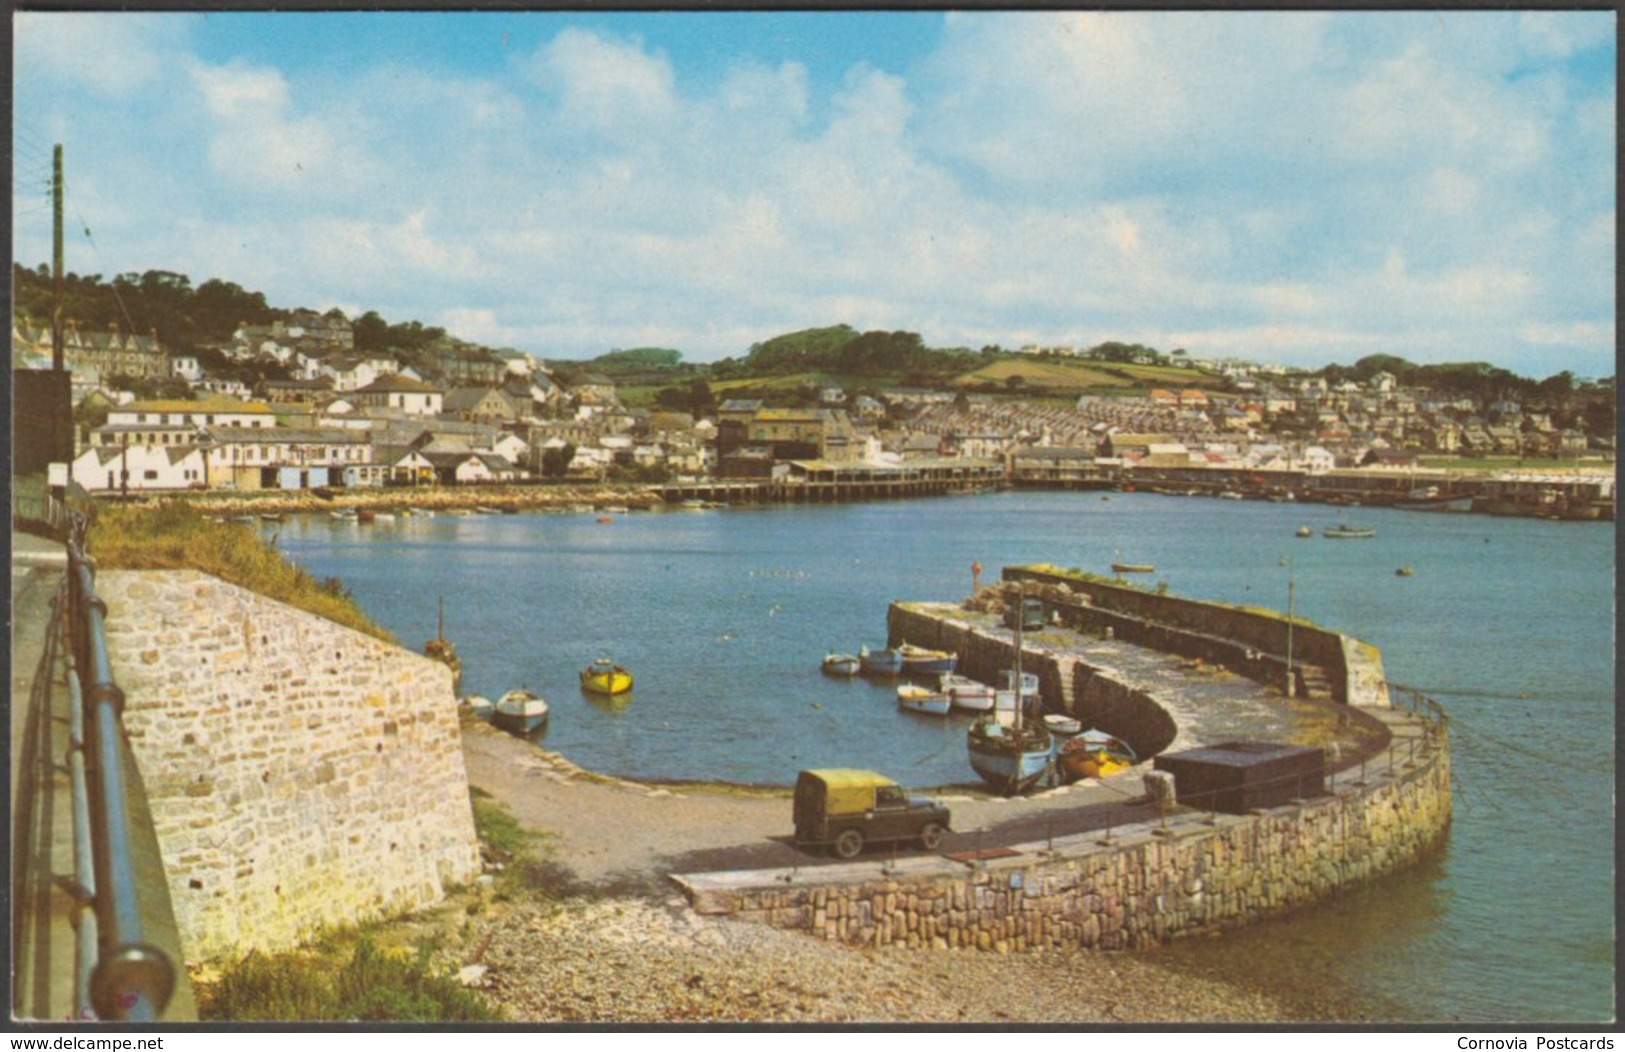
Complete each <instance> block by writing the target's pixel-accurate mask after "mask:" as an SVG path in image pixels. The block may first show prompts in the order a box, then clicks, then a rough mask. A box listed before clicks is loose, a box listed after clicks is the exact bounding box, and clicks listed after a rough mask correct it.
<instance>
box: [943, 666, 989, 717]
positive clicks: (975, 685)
mask: <svg viewBox="0 0 1625 1052" xmlns="http://www.w3.org/2000/svg"><path fill="white" fill-rule="evenodd" d="M937 689H938V690H940V691H941V692H942V693H944V694H946V695H948V701H949V703H950V704H951V705H952V706H953V707H954V708H956V709H962V710H964V711H965V712H991V711H993V697H994V690H993V688H992V687H990V686H988V685H987V684H986V683H982V682H979V681H977V680H974V679H971V678H970V677H969V676H961V675H959V674H958V673H955V672H945V673H943V675H942V678H941V679H940V680H938V681H937Z"/></svg>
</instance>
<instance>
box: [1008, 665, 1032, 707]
mask: <svg viewBox="0 0 1625 1052" xmlns="http://www.w3.org/2000/svg"><path fill="white" fill-rule="evenodd" d="M1017 675H1018V673H1017V672H1016V670H1015V669H1008V668H1007V669H1005V670H1004V689H1005V690H1010V691H1013V690H1015V689H1016V681H1017ZM1019 676H1020V685H1021V694H1022V696H1023V697H1025V698H1026V699H1027V700H1028V701H1033V700H1034V699H1036V698H1037V697H1038V673H1036V672H1022V673H1019Z"/></svg>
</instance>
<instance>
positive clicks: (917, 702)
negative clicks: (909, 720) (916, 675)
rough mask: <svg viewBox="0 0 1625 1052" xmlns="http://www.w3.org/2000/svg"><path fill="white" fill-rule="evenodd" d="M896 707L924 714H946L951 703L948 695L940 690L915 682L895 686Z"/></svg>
mask: <svg viewBox="0 0 1625 1052" xmlns="http://www.w3.org/2000/svg"><path fill="white" fill-rule="evenodd" d="M897 707H898V708H900V709H903V710H905V711H907V712H918V713H921V714H923V715H926V716H946V715H948V710H949V708H951V707H952V703H951V702H950V701H949V700H948V695H946V694H943V693H941V692H940V691H935V690H932V689H930V688H929V687H922V686H920V685H919V684H916V683H904V684H903V685H902V686H900V687H898V688H897Z"/></svg>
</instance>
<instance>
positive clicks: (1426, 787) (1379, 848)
mask: <svg viewBox="0 0 1625 1052" xmlns="http://www.w3.org/2000/svg"><path fill="white" fill-rule="evenodd" d="M1411 757H1412V759H1411V761H1410V763H1409V766H1408V767H1406V768H1404V769H1403V770H1402V771H1401V773H1399V774H1397V775H1388V776H1383V775H1377V776H1375V777H1373V779H1372V784H1369V785H1364V784H1359V783H1357V782H1355V781H1353V779H1355V778H1358V777H1359V776H1358V774H1351V775H1349V776H1347V777H1346V778H1345V779H1343V780H1341V781H1340V782H1339V783H1338V784H1337V785H1335V786H1334V789H1333V795H1329V796H1325V797H1317V798H1315V799H1312V800H1306V801H1303V802H1301V803H1294V804H1291V805H1287V806H1282V807H1274V808H1267V809H1260V810H1256V811H1254V812H1252V813H1250V814H1246V815H1213V816H1207V815H1200V814H1193V813H1190V812H1182V813H1180V814H1178V815H1177V816H1170V817H1169V818H1168V819H1167V820H1166V822H1165V823H1159V822H1152V823H1140V824H1138V825H1135V826H1130V827H1124V828H1121V829H1118V830H1115V831H1110V832H1109V833H1108V834H1102V833H1098V832H1097V833H1091V834H1082V835H1079V836H1075V837H1070V838H1065V839H1060V838H1058V839H1057V840H1056V841H1055V842H1054V844H1053V846H1050V845H1048V844H1036V845H1026V846H1024V847H1023V848H1022V849H1020V850H1018V852H1017V853H1016V854H1015V855H1014V856H1012V857H1001V858H989V859H986V860H983V861H975V860H971V861H954V860H952V859H946V858H917V859H907V860H904V861H902V862H901V863H898V864H896V865H895V866H893V867H890V868H891V871H890V872H885V871H879V872H877V870H878V869H879V867H877V866H876V865H874V864H873V863H853V864H848V865H846V866H842V867H831V868H830V869H819V870H817V871H811V872H808V873H807V874H806V875H805V877H804V878H803V877H801V876H799V875H797V876H792V877H791V878H789V879H786V878H784V877H780V878H779V879H778V880H777V881H774V882H765V881H764V882H761V883H758V884H756V885H754V886H741V885H734V886H702V885H696V886H692V887H688V888H686V889H685V890H686V891H687V893H688V894H689V896H690V899H691V901H692V902H693V904H694V906H695V908H696V909H697V910H700V911H701V912H707V913H727V914H732V915H734V916H736V917H738V918H740V919H745V920H752V921H756V922H759V923H764V924H769V925H772V926H775V927H779V928H786V929H794V930H799V931H805V932H808V933H810V934H812V935H816V936H820V937H822V938H825V939H829V940H832V941H839V942H842V943H848V944H853V945H860V946H883V945H888V944H894V945H903V946H910V947H919V948H929V949H942V950H946V949H959V948H969V949H978V950H985V951H992V952H998V953H1007V952H1019V951H1023V950H1031V949H1040V948H1045V947H1066V946H1076V947H1093V948H1098V949H1108V950H1109V949H1140V948H1145V947H1149V946H1155V945H1158V944H1160V943H1164V942H1168V941H1170V940H1173V939H1178V938H1183V937H1187V936H1191V935H1199V934H1204V933H1211V932H1216V931H1222V930H1226V929H1230V928H1234V927H1239V926H1241V925H1245V924H1250V923H1254V922H1256V921H1258V920H1261V919H1264V918H1267V917H1271V916H1276V915H1281V914H1285V913H1288V912H1290V911H1292V910H1295V909H1299V908H1301V907H1303V906H1305V905H1307V904H1309V903H1312V902H1316V901H1320V900H1322V899H1325V898H1327V897H1329V896H1331V895H1332V894H1334V893H1336V892H1337V891H1339V890H1341V889H1344V888H1348V887H1351V886H1353V885H1356V884H1359V883H1362V882H1364V881H1367V880H1370V879H1373V878H1375V877H1379V876H1382V875H1384V874H1387V873H1391V872H1393V871H1395V870H1398V869H1401V868H1403V867H1406V866H1409V865H1411V864H1412V863H1414V862H1415V861H1416V860H1417V859H1418V858H1419V857H1422V856H1424V855H1425V854H1427V853H1428V852H1430V851H1432V850H1434V849H1435V847H1436V846H1437V845H1438V844H1439V843H1440V842H1441V841H1442V839H1443V837H1444V835H1445V833H1446V831H1447V830H1448V828H1449V825H1450V809H1451V790H1450V762H1449V752H1448V749H1447V748H1446V747H1445V741H1444V739H1443V737H1442V735H1440V736H1437V737H1433V738H1430V739H1429V745H1428V747H1427V748H1426V749H1425V750H1424V751H1423V752H1422V754H1421V755H1420V756H1419V757H1418V756H1417V755H1416V754H1415V753H1412V754H1411ZM803 880H804V881H805V883H802V881H803ZM814 880H816V883H814V882H813V881H814Z"/></svg>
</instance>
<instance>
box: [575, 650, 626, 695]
mask: <svg viewBox="0 0 1625 1052" xmlns="http://www.w3.org/2000/svg"><path fill="white" fill-rule="evenodd" d="M581 689H582V690H585V691H588V692H590V693H593V694H625V693H626V692H627V691H629V690H631V689H632V673H630V672H628V671H627V670H626V669H624V668H622V667H621V666H620V665H617V664H615V662H613V661H611V660H610V659H609V658H599V659H598V660H596V661H594V662H593V663H592V664H590V665H588V666H587V667H586V668H584V669H582V670H581Z"/></svg>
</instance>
